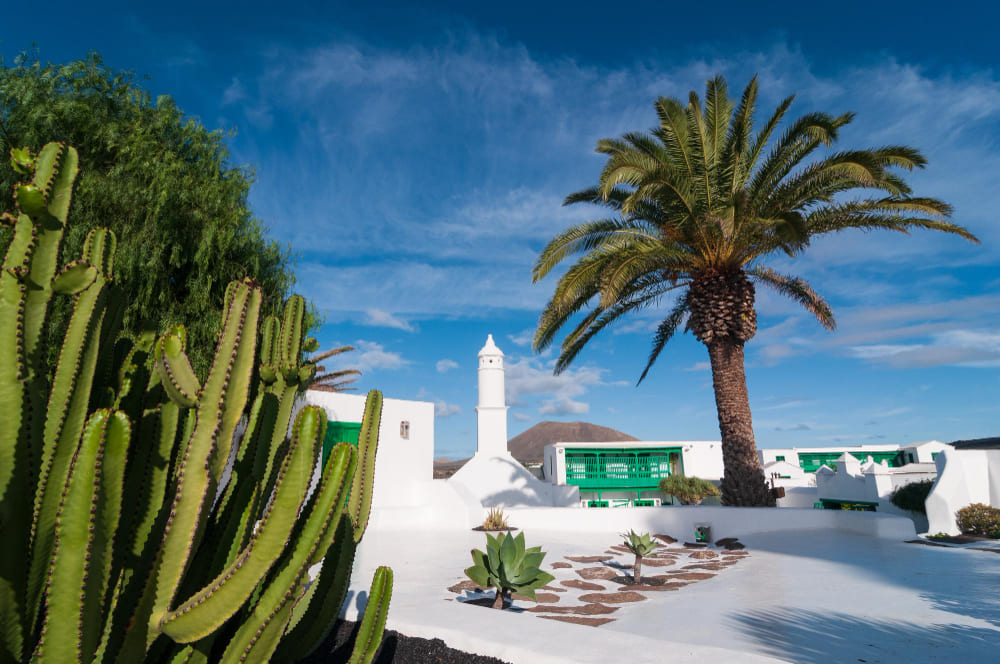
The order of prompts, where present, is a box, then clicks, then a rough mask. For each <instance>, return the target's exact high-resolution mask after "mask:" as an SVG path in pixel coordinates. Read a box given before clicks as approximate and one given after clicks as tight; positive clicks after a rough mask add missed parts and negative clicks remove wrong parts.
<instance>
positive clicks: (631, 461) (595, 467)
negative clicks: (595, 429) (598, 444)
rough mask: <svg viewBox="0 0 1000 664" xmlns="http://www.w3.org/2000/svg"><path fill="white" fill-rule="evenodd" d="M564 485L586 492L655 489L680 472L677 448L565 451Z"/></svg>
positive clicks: (679, 450) (574, 449)
mask: <svg viewBox="0 0 1000 664" xmlns="http://www.w3.org/2000/svg"><path fill="white" fill-rule="evenodd" d="M565 454H566V483H567V484H573V485H576V486H578V487H580V488H581V489H583V490H586V491H606V490H609V489H618V490H624V491H637V492H638V491H642V490H649V489H656V488H657V487H658V486H659V484H660V480H661V479H663V478H665V477H669V476H670V475H671V474H672V473H680V472H683V468H682V465H681V448H679V447H662V448H652V449H650V448H646V449H643V450H633V449H627V448H615V449H612V448H601V449H593V448H591V449H587V448H567V449H566V452H565Z"/></svg>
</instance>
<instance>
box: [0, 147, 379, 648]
mask: <svg viewBox="0 0 1000 664" xmlns="http://www.w3.org/2000/svg"><path fill="white" fill-rule="evenodd" d="M12 162H13V164H14V167H15V170H17V172H19V173H21V174H22V175H24V176H26V181H25V182H24V183H21V184H19V185H17V187H16V188H15V196H16V199H17V202H18V207H19V213H18V215H17V216H13V215H9V214H8V215H4V216H3V217H2V220H3V222H4V223H10V224H12V225H13V227H14V228H13V236H12V238H11V241H10V244H9V246H8V250H7V253H6V255H5V257H4V261H3V266H2V271H0V403H3V404H4V406H5V413H4V415H5V416H4V417H2V418H0V531H2V532H3V533H4V538H5V546H4V547H3V548H2V550H0V664H6V663H7V662H11V663H20V662H28V661H32V662H36V661H37V662H40V663H43V664H44V663H45V662H59V663H62V662H87V663H90V662H100V663H105V662H106V663H112V662H121V663H126V662H127V663H131V662H139V661H147V662H161V661H162V662H167V661H170V662H173V661H185V662H209V661H211V662H216V661H266V660H267V659H268V658H269V657H271V656H272V655H274V654H275V653H278V654H279V655H280V658H281V660H282V661H292V660H294V659H298V658H300V657H302V656H305V655H306V654H308V653H309V652H311V651H312V650H314V649H315V647H316V646H318V645H319V643H321V642H322V640H323V639H324V638H326V636H327V635H328V634H329V630H330V626H331V625H332V624H333V622H334V621H335V620H336V618H337V615H338V613H339V610H340V607H341V606H342V605H343V600H344V597H345V595H346V591H347V586H348V584H349V582H350V576H351V565H352V563H353V560H354V556H355V553H356V549H357V546H358V542H359V541H360V539H361V536H362V535H363V533H364V531H365V527H366V525H367V522H368V517H369V511H370V508H371V489H372V485H373V481H374V461H375V450H376V446H377V444H378V427H379V420H380V417H381V408H382V401H381V395H380V394H379V393H378V392H375V391H373V392H372V393H371V394H369V399H368V402H367V403H366V408H365V418H364V422H363V424H362V440H361V444H360V445H359V447H358V449H357V450H355V448H354V447H352V446H350V445H347V444H341V445H338V446H337V447H336V448H334V450H333V453H332V454H331V456H330V458H329V460H328V461H327V463H326V464H325V465H324V467H323V470H322V474H321V477H320V481H319V484H318V486H317V487H316V489H315V490H314V491H313V492H312V494H311V495H310V493H309V485H310V481H311V478H312V477H313V470H314V468H315V467H316V464H318V463H320V458H321V454H320V451H321V447H322V441H323V438H324V434H325V428H326V415H325V413H324V412H323V411H322V410H321V409H319V408H317V407H313V406H306V407H304V408H303V409H302V410H301V411H300V412H299V413H298V415H297V417H296V418H295V422H294V424H293V426H292V435H291V436H290V437H289V436H288V435H287V432H288V430H289V424H290V420H291V414H292V410H293V406H294V401H295V398H296V395H297V393H298V392H299V391H300V388H301V387H302V386H303V385H305V384H307V383H308V381H309V380H310V379H311V378H312V376H313V375H314V373H315V367H314V366H313V365H312V364H311V363H309V362H308V361H305V360H304V359H303V353H305V352H311V351H312V350H315V347H316V343H315V340H312V339H303V325H302V319H303V314H304V311H305V306H304V304H305V303H304V301H303V300H302V299H301V298H299V297H297V296H293V297H292V298H290V300H289V301H288V302H287V303H286V306H285V309H284V313H283V316H282V319H281V321H280V322H279V321H278V319H276V318H268V319H266V320H265V321H264V322H263V324H262V325H261V327H260V330H259V332H260V334H259V335H258V319H259V314H260V307H261V294H260V289H259V288H258V287H257V285H256V284H255V283H254V282H252V281H249V280H244V281H236V282H233V283H232V284H230V285H229V287H228V288H227V289H226V293H225V303H224V315H223V321H222V325H221V329H220V331H219V334H218V343H217V347H216V352H215V358H214V360H213V363H212V367H211V369H210V371H209V373H208V375H207V376H206V377H205V378H204V380H202V379H200V378H199V377H198V376H197V375H196V373H195V372H194V371H193V370H192V368H191V365H190V362H188V360H187V356H186V353H185V349H186V343H187V339H186V332H185V330H184V328H183V326H175V327H173V328H171V329H169V330H167V331H166V332H164V333H163V334H162V335H160V337H159V338H156V337H155V336H154V335H152V334H149V335H144V336H142V337H141V338H139V339H137V340H134V341H133V340H129V339H119V340H117V341H116V339H115V337H116V335H117V329H118V326H119V325H120V322H121V318H120V309H119V308H118V307H117V304H116V302H115V298H116V292H115V290H116V286H115V284H114V281H113V268H114V253H115V237H114V235H113V234H111V233H110V232H108V231H106V230H104V229H95V230H94V231H92V232H91V233H90V235H88V237H87V240H86V243H85V246H84V251H83V255H82V256H81V257H80V259H78V260H75V261H72V262H70V263H69V264H67V265H66V266H64V267H63V269H62V270H57V261H56V258H57V256H58V249H59V244H60V239H61V236H62V232H63V230H64V227H65V224H66V217H67V212H68V210H69V202H70V195H71V193H72V183H73V178H74V177H75V175H76V171H77V165H76V164H77V158H76V152H75V151H74V150H73V149H72V148H65V147H63V146H60V145H56V144H50V145H47V146H45V148H43V150H42V151H41V152H40V153H39V154H38V156H37V157H35V156H33V155H31V153H30V152H28V151H27V150H14V151H12ZM53 296H59V297H72V298H74V299H73V309H72V314H71V317H70V320H69V324H68V328H67V334H66V337H65V340H64V342H63V345H62V347H61V349H60V353H59V360H58V363H57V365H56V368H55V370H54V372H53V374H52V375H51V376H47V375H42V374H43V371H42V367H43V364H42V363H41V361H40V356H41V353H40V347H39V340H40V331H41V329H42V325H43V323H44V320H45V316H46V313H47V309H48V305H49V302H50V300H51V298H52V297H53ZM258 337H259V339H260V345H259V346H258ZM258 355H259V362H258ZM241 421H243V422H244V424H245V428H243V430H242V433H239V434H238V431H239V430H240V429H241V426H240V422H241ZM230 460H232V467H231V468H230V469H229V471H227V463H228V462H229V461H230ZM220 494H221V495H220ZM320 562H322V563H323V564H322V571H321V572H320V574H319V576H318V577H317V578H316V579H313V580H312V581H310V579H309V574H308V571H309V569H310V568H311V567H313V566H314V565H316V564H317V563H320ZM391 586H392V573H391V571H390V570H388V569H387V568H380V569H379V571H378V572H376V575H375V579H374V581H373V584H372V590H371V594H370V601H369V606H370V608H369V609H368V611H366V612H365V615H364V618H363V620H362V632H363V634H364V637H363V639H360V638H359V645H358V647H357V648H356V651H355V658H354V659H353V660H352V661H357V662H359V663H360V662H370V661H371V659H372V657H374V654H375V652H376V651H377V649H378V644H379V643H380V642H381V638H382V633H383V630H384V627H385V620H386V613H387V611H388V604H389V597H390V595H391ZM300 637H301V638H300ZM306 637H308V638H306ZM362 641H363V643H362Z"/></svg>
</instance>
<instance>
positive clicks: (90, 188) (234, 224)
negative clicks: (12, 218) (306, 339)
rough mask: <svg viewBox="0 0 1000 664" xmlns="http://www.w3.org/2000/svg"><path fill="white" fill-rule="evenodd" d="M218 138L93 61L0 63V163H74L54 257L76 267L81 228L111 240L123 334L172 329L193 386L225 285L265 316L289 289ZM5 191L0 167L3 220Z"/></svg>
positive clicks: (1, 244) (289, 260)
mask: <svg viewBox="0 0 1000 664" xmlns="http://www.w3.org/2000/svg"><path fill="white" fill-rule="evenodd" d="M225 138H226V135H225V134H224V133H223V132H222V131H209V130H208V129H206V128H205V127H204V126H203V125H202V124H201V123H199V122H198V121H197V120H196V119H194V118H191V117H188V116H185V115H184V113H183V112H182V111H181V110H180V109H179V108H178V107H177V105H176V104H175V103H174V101H173V99H172V98H170V97H169V96H160V97H158V98H157V99H156V100H155V101H154V100H153V99H152V98H151V96H150V94H149V92H147V91H146V90H144V89H143V88H142V87H141V86H140V85H139V84H137V82H136V80H135V77H134V75H133V74H131V73H129V72H121V71H115V70H113V69H111V68H109V67H107V66H106V65H105V64H104V63H103V61H102V59H101V57H100V56H99V55H98V54H96V53H92V54H90V55H88V56H87V57H86V58H84V59H82V60H77V61H74V62H70V63H68V64H47V63H45V64H43V63H42V62H41V61H40V60H39V59H38V57H37V55H34V54H22V55H20V56H18V57H17V58H16V59H15V60H14V61H13V64H11V65H8V64H7V63H4V62H2V61H0V154H3V155H8V154H9V153H10V149H11V148H18V147H29V148H31V149H32V150H36V151H37V150H38V149H40V148H41V147H42V146H43V145H44V144H45V143H47V142H49V141H62V142H65V143H67V144H70V145H74V146H76V148H77V150H78V151H79V154H80V170H81V175H80V178H79V180H78V183H77V187H76V191H75V192H74V199H73V202H72V208H71V212H70V214H71V215H72V218H73V220H74V224H73V225H72V226H71V227H70V228H69V229H67V233H66V234H65V238H64V241H63V246H62V251H61V253H62V256H63V257H64V258H65V257H67V256H78V255H79V254H80V250H81V246H82V244H83V240H84V238H85V237H86V236H87V233H88V232H89V231H90V230H91V229H92V228H95V227H98V226H104V227H108V228H110V229H111V230H112V231H114V233H115V234H116V235H117V236H118V238H119V244H118V257H117V262H116V269H115V280H116V281H117V282H118V283H120V284H128V291H127V292H126V293H125V299H126V307H125V310H124V321H123V330H124V332H125V333H126V334H130V335H132V336H135V335H137V334H138V333H139V332H140V331H142V330H144V329H150V330H153V331H155V332H162V331H163V330H165V329H166V328H167V327H168V326H170V325H174V324H177V323H181V322H183V323H184V324H185V325H187V329H188V334H189V337H190V340H191V343H190V347H191V348H192V349H196V354H195V355H194V357H192V358H191V360H192V363H193V364H194V367H195V369H196V370H197V371H198V372H199V373H202V374H203V373H204V372H205V371H206V370H207V368H208V363H209V361H210V359H211V358H210V356H209V353H208V352H207V351H206V350H204V349H211V348H212V347H213V345H214V334H215V330H217V329H218V328H219V324H220V313H219V312H220V311H221V310H222V304H223V296H224V293H225V288H226V284H228V283H229V282H231V281H232V280H234V279H239V278H242V277H251V278H253V279H254V280H256V281H257V282H258V283H259V285H260V287H261V290H262V292H263V294H264V298H265V302H266V303H267V304H266V305H265V307H266V309H267V310H268V311H269V312H273V311H275V310H276V308H277V307H278V306H280V304H281V302H283V301H284V299H285V298H286V297H287V295H289V294H290V289H291V287H292V285H293V284H294V282H295V277H294V274H293V271H292V268H293V257H292V256H291V255H290V253H289V251H288V250H287V249H284V248H282V247H281V246H280V245H278V244H277V243H276V242H274V241H273V240H271V239H268V238H267V236H266V231H265V228H264V225H263V223H262V222H261V220H260V219H258V218H256V217H255V216H254V215H253V212H252V210H251V209H250V206H249V204H248V201H247V196H248V193H249V189H250V185H251V183H252V182H253V172H252V171H251V170H249V169H247V168H243V167H234V166H232V165H231V164H230V163H229V150H228V148H227V146H226V142H225ZM17 179H18V178H17V174H16V173H15V172H14V171H13V169H12V168H11V166H10V164H9V163H8V160H7V159H6V158H4V159H2V160H0V209H12V208H13V200H12V196H11V190H12V189H11V188H12V186H13V183H14V182H16V181H17ZM8 242H9V234H5V235H0V251H2V250H3V249H4V248H5V247H6V245H7V243H8ZM68 312H69V302H68V301H67V300H60V301H59V305H58V306H56V307H54V310H53V311H52V312H51V313H50V320H49V322H48V324H47V330H46V334H47V336H48V337H49V338H50V339H53V340H55V341H58V340H59V339H61V338H62V330H63V329H64V327H65V325H66V321H67V320H68ZM315 322H316V318H315V315H314V314H313V315H310V316H309V319H308V321H307V325H308V326H310V327H312V326H313V324H314V323H315ZM48 346H49V347H51V348H54V349H56V350H57V349H58V348H59V343H50V344H48ZM54 354H55V351H53V352H52V355H51V356H50V358H49V364H50V365H52V364H54V361H55V357H54Z"/></svg>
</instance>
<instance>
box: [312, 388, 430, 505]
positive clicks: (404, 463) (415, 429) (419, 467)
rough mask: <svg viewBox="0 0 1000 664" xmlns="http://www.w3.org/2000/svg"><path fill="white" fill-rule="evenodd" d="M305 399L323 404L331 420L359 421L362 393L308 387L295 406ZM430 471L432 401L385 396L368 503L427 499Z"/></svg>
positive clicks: (410, 502)
mask: <svg viewBox="0 0 1000 664" xmlns="http://www.w3.org/2000/svg"><path fill="white" fill-rule="evenodd" d="M307 403H308V404H312V405H316V406H320V407H321V408H323V410H325V411H326V415H327V418H328V419H329V420H330V421H340V422H360V421H361V419H362V417H363V415H364V411H365V395H363V394H345V393H343V392H320V391H316V390H309V391H307V392H306V393H305V396H304V398H303V399H301V400H300V401H299V403H297V404H296V411H298V410H299V409H301V407H302V406H303V405H305V404H307ZM404 423H406V425H407V426H406V434H407V436H408V437H406V438H404V437H403V433H404V431H403V427H402V425H403V424H404ZM433 472H434V404H433V403H431V402H429V401H407V400H403V399H383V400H382V421H381V423H380V425H379V438H378V451H377V453H376V457H375V487H374V491H373V494H372V508H373V509H374V510H376V511H377V510H378V509H380V508H394V507H408V506H414V505H420V504H423V503H425V492H426V491H427V488H426V486H427V483H428V482H430V481H431V479H432V478H433Z"/></svg>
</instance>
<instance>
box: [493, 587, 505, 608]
mask: <svg viewBox="0 0 1000 664" xmlns="http://www.w3.org/2000/svg"><path fill="white" fill-rule="evenodd" d="M493 608H494V609H501V610H502V609H503V590H501V589H500V588H497V596H496V599H494V600H493Z"/></svg>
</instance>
